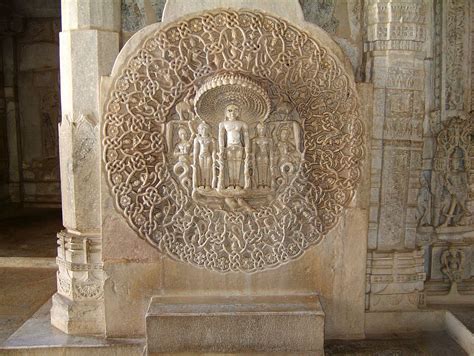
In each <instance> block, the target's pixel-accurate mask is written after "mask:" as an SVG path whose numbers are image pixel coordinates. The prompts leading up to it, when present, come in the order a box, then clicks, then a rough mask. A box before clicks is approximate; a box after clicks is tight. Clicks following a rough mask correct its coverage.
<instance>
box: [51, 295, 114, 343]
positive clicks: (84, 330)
mask: <svg viewBox="0 0 474 356" xmlns="http://www.w3.org/2000/svg"><path fill="white" fill-rule="evenodd" d="M52 303H53V304H52V307H51V324H52V325H53V326H55V327H56V328H58V329H59V330H61V331H63V332H65V333H68V334H72V335H102V334H104V330H105V321H104V310H103V309H104V303H103V301H102V300H98V301H95V300H92V301H79V302H73V301H71V300H69V299H68V298H66V297H64V296H62V295H61V294H59V293H56V294H54V295H53V298H52Z"/></svg>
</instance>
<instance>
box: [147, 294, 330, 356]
mask: <svg viewBox="0 0 474 356" xmlns="http://www.w3.org/2000/svg"><path fill="white" fill-rule="evenodd" d="M146 336H147V350H148V353H149V355H154V354H159V353H167V352H173V353H175V352H227V353H230V352H239V353H242V352H291V353H292V354H295V352H304V353H306V352H310V353H311V354H312V355H318V354H321V355H322V354H323V353H324V312H323V310H322V308H321V304H320V302H319V298H318V297H317V296H271V297H269V296H259V297H243V296H241V297H169V296H167V297H161V296H159V297H158V296H157V297H153V298H152V300H151V302H150V305H149V308H148V312H147V315H146Z"/></svg>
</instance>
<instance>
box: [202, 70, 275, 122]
mask: <svg viewBox="0 0 474 356" xmlns="http://www.w3.org/2000/svg"><path fill="white" fill-rule="evenodd" d="M194 100H195V109H196V114H197V115H198V116H199V117H200V118H201V119H202V120H204V121H208V122H219V121H222V118H223V114H224V111H225V108H226V107H227V106H228V105H230V104H235V105H238V106H239V108H240V110H241V111H240V119H241V120H243V121H252V122H256V121H257V120H258V121H264V120H265V119H267V117H268V115H269V114H270V110H271V101H270V98H269V97H268V94H267V92H266V91H265V90H264V89H263V88H262V87H261V86H260V85H258V84H257V83H255V82H254V81H252V80H250V79H248V78H246V77H244V76H242V75H238V74H221V75H217V76H215V77H213V78H211V79H210V80H208V81H206V82H205V83H204V84H203V85H202V86H201V87H200V88H199V89H198V91H197V93H196V97H195V99H194Z"/></svg>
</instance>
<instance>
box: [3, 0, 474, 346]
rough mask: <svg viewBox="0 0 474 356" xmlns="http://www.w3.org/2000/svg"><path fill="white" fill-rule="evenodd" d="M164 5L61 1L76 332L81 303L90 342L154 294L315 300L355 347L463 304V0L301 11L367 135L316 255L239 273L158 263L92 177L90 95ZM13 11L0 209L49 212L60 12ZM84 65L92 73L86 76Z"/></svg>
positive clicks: (51, 6) (471, 261)
mask: <svg viewBox="0 0 474 356" xmlns="http://www.w3.org/2000/svg"><path fill="white" fill-rule="evenodd" d="M209 1H210V0H209ZM216 1H217V0H216ZM231 1H235V0H229V2H231ZM165 2H166V1H165V0H121V1H114V0H103V1H102V0H101V1H100V2H99V0H97V2H95V3H90V2H87V4H88V5H87V6H90V7H92V8H93V9H92V10H91V9H90V8H87V6H86V7H82V8H81V7H78V6H77V3H78V2H77V1H76V0H71V1H63V3H64V4H67V6H70V7H71V11H70V14H71V18H72V17H73V15H74V16H76V17H77V18H74V20H77V24H76V25H77V26H75V25H74V24H73V25H71V23H73V22H74V21H72V20H71V21H70V22H71V23H67V25H68V26H69V27H70V28H69V27H67V26H66V27H67V28H65V27H64V24H63V28H62V31H63V35H64V36H63V41H64V53H65V55H64V56H63V60H64V63H65V64H64V68H65V72H64V73H65V74H66V75H65V76H64V78H63V83H62V84H64V83H67V84H68V86H67V87H65V90H64V92H65V93H66V95H65V96H64V97H63V98H62V100H63V107H65V106H67V107H68V110H69V111H68V112H67V113H64V112H63V119H62V121H63V122H64V123H65V125H64V126H63V134H62V137H63V143H62V145H63V147H65V149H64V152H65V153H64V155H65V156H67V159H65V160H64V163H62V164H63V167H62V168H63V169H62V173H63V175H64V176H63V177H65V178H67V179H63V182H62V184H63V194H64V197H66V200H64V203H63V209H64V215H65V219H64V225H65V227H66V228H67V229H68V231H69V230H70V235H65V236H66V237H67V238H69V239H70V241H73V242H75V243H76V245H75V246H74V247H75V249H74V250H72V248H71V250H68V248H70V247H66V244H65V245H63V247H64V250H63V251H62V252H60V253H63V254H64V255H61V256H60V260H61V262H60V263H61V271H62V275H63V278H65V279H63V280H61V281H60V282H59V284H63V288H64V289H62V290H59V291H58V294H57V295H59V296H62V297H64V298H65V299H67V300H68V302H70V303H71V304H70V305H78V307H77V310H78V312H77V314H78V315H79V318H78V319H80V318H81V315H83V314H82V313H83V309H81V308H83V307H82V306H81V305H83V304H81V303H84V305H86V307H84V308H85V309H87V308H88V307H87V303H89V302H94V303H96V304H95V305H99V307H98V309H97V310H98V312H97V314H100V313H102V312H103V315H102V314H101V315H100V317H98V319H101V320H100V321H98V322H97V325H98V326H97V329H94V331H96V332H97V333H101V332H103V333H105V334H106V335H108V336H131V335H134V336H140V335H143V334H144V332H145V331H144V322H143V320H144V316H145V311H146V308H147V307H148V303H149V300H150V298H151V297H152V296H153V295H186V296H190V295H233V296H239V295H265V294H281V295H287V294H309V293H319V294H320V295H321V303H322V306H323V308H324V311H325V313H326V337H327V338H361V337H363V336H364V333H367V332H370V333H372V332H377V331H380V332H390V331H391V330H394V329H395V326H394V325H391V324H394V323H395V322H396V320H399V319H397V315H402V313H408V314H403V315H405V316H406V315H413V314H409V313H417V312H420V311H423V310H426V307H427V305H428V306H429V305H430V304H436V303H440V302H441V303H448V302H453V303H456V301H459V300H460V299H459V298H458V299H456V298H455V299H450V298H452V297H453V293H455V292H456V293H457V292H458V291H459V293H461V294H463V295H464V296H465V297H466V298H469V297H471V298H472V296H473V295H474V251H473V250H474V247H473V246H474V218H473V216H474V133H473V132H472V122H473V120H474V116H473V115H472V110H473V108H474V90H473V89H472V88H473V87H472V84H473V83H474V69H473V68H474V67H473V66H472V56H473V53H474V6H473V4H472V3H471V1H468V0H433V1H431V0H410V1H409V0H393V1H385V0H300V1H299V3H300V4H301V9H302V12H303V15H304V19H305V20H306V21H307V22H308V23H309V24H304V25H302V24H301V23H297V25H299V26H302V27H303V26H304V27H305V29H307V30H308V31H312V30H315V28H316V26H318V29H316V30H315V31H321V30H322V31H324V33H323V37H324V36H328V38H330V39H331V40H332V41H334V43H335V44H337V45H334V46H333V47H331V48H332V49H333V50H334V53H336V54H337V56H338V57H339V58H340V59H341V62H344V64H346V68H349V70H350V72H351V73H352V75H353V77H354V79H355V82H356V86H357V92H358V94H359V97H360V103H361V109H362V119H363V121H364V125H365V145H366V147H365V159H364V161H363V167H362V172H363V176H362V178H361V180H360V183H359V185H358V187H357V190H356V197H355V199H354V200H353V202H352V203H351V205H350V206H349V208H347V209H346V210H345V211H344V213H343V216H342V219H341V220H340V222H339V224H338V225H337V227H336V228H335V229H334V230H332V231H331V232H330V233H329V234H328V236H326V237H325V238H324V239H323V241H322V242H321V243H320V244H318V245H317V246H315V247H312V248H310V249H308V250H307V251H306V252H305V253H304V255H302V256H301V257H300V258H298V259H297V260H295V261H291V262H290V263H287V264H285V265H283V266H280V267H279V268H276V269H273V270H268V271H263V272H256V273H251V274H243V273H233V272H231V273H226V274H220V273H217V272H211V271H208V270H205V269H199V268H196V267H193V266H191V265H188V264H184V263H182V262H175V261H174V260H171V259H170V258H168V257H166V256H164V254H161V253H159V252H158V251H157V250H156V249H154V248H152V247H151V246H150V245H149V244H148V243H146V242H145V241H143V240H141V239H139V238H138V237H137V233H136V232H135V231H133V230H132V228H131V227H130V226H129V225H127V222H126V220H125V219H124V218H123V217H122V215H120V213H119V212H118V211H117V209H116V206H115V203H114V201H113V199H114V198H113V197H112V195H111V193H110V189H109V187H108V185H107V184H108V183H107V177H106V173H105V172H104V170H102V172H101V173H100V174H99V167H100V166H101V164H102V161H101V158H100V157H101V154H100V153H101V152H100V150H101V140H100V139H99V132H98V131H99V128H98V127H99V126H100V122H99V121H100V118H101V114H103V112H102V113H101V112H100V111H101V110H103V109H104V108H103V107H102V106H101V104H100V103H102V104H103V100H104V97H102V98H100V99H99V98H98V97H99V95H98V94H97V92H98V91H99V90H98V88H99V87H100V85H102V87H101V90H100V92H101V94H102V95H105V93H106V92H107V91H108V90H109V89H110V85H111V82H110V78H109V75H110V74H111V72H112V63H113V61H114V59H115V58H116V57H117V54H118V49H119V47H120V48H122V49H125V52H127V51H129V50H130V48H129V47H128V46H129V45H130V42H129V41H130V39H131V38H133V35H134V34H136V33H138V32H139V31H145V32H146V31H148V30H149V27H148V26H150V25H152V26H159V25H156V23H159V22H160V21H161V19H162V15H163V11H164V7H165ZM14 3H15V6H16V7H15V16H14V17H13V20H12V21H11V22H10V23H9V24H8V26H7V27H6V29H1V30H0V32H1V34H2V36H1V37H0V39H1V43H2V46H1V48H0V57H1V61H0V119H1V120H0V203H1V202H6V201H13V202H24V203H28V204H42V205H50V204H57V203H58V202H59V199H60V198H59V196H60V190H59V176H58V174H59V173H58V172H59V171H58V169H59V166H58V153H57V151H58V140H57V136H58V130H57V123H58V122H59V121H61V120H60V116H61V112H60V107H59V104H58V101H59V98H58V91H59V79H58V77H59V75H58V71H59V62H58V58H59V44H58V32H59V30H60V25H59V19H60V15H59V1H49V0H44V1H34V2H33V1H26V0H21V1H20V0H19V1H15V2H14ZM84 3H85V2H84ZM91 4H92V5H91ZM94 6H96V8H95V7H94ZM0 10H1V8H0ZM86 10H87V11H86ZM99 10H100V11H99ZM81 11H82V12H81ZM91 14H92V15H91ZM63 20H64V19H63ZM81 21H83V22H81ZM66 22H67V21H66ZM157 28H158V27H157ZM319 28H320V29H319ZM143 33H144V32H142V34H143ZM319 33H320V34H321V32H319ZM132 41H133V40H132ZM332 41H331V43H332ZM118 42H120V46H117V43H118ZM82 46H83V48H85V49H86V50H84V51H82V50H79V49H78V48H79V47H81V48H82ZM125 54H126V53H125ZM125 54H123V53H122V54H121V56H123V55H125ZM87 60H90V61H91V62H90V63H92V64H91V65H90V68H87V70H84V66H82V65H81V62H83V61H84V62H85V61H87ZM62 65H63V64H61V66H62ZM66 69H67V71H66ZM69 69H71V70H69ZM101 76H103V77H102V82H101V83H99V82H100V77H101ZM71 78H72V79H71ZM91 78H92V79H91ZM73 79H74V80H73ZM81 81H82V83H81ZM69 84H70V87H69ZM85 84H87V86H86V85H85ZM85 87H87V90H86V91H87V93H83V95H81V90H85V89H83V88H85ZM90 98H93V100H92V99H90ZM65 104H66V105H65ZM66 119H67V120H66ZM459 120H461V121H459ZM462 120H464V121H462ZM66 121H67V122H66ZM460 123H461V124H460ZM469 130H471V131H469ZM59 135H60V136H61V132H60V133H59ZM453 142H454V143H453ZM85 158H86V159H85ZM456 165H457V167H458V168H456V169H454V168H453V167H454V166H456ZM70 167H74V169H75V171H74V172H73V171H72V170H71V171H70V170H69V168H70ZM91 172H92V173H91ZM98 177H100V178H98ZM66 180H67V182H66ZM66 184H68V185H67V187H66ZM68 233H69V232H68ZM84 241H85V242H84ZM63 242H64V241H63ZM89 243H90V244H91V245H94V248H93V249H88V247H87V246H89V245H88V244H89ZM71 244H72V242H71ZM68 246H69V245H68ZM102 263H103V264H102ZM73 267H74V268H75V270H74V273H72V274H68V272H71V271H70V270H72V269H73ZM89 272H90V273H91V275H94V276H95V277H94V278H95V279H94V278H91V280H92V279H94V281H93V282H90V281H89V280H87V282H88V283H89V282H90V283H91V284H90V285H92V286H93V288H95V289H94V290H95V291H96V293H95V294H94V293H91V294H90V295H88V294H87V293H85V294H82V295H81V294H80V293H79V294H74V293H75V292H74V291H73V290H74V283H75V282H74V281H78V282H77V283H78V284H77V285H78V286H82V285H81V284H80V283H82V281H83V280H84V278H83V277H84V275H86V274H87V273H89ZM70 275H72V277H70ZM66 276H68V277H66ZM68 278H69V279H68ZM68 283H69V284H68ZM90 285H88V286H87V287H90ZM71 286H72V287H71ZM453 286H454V287H453ZM68 288H69V289H68ZM453 288H456V289H455V290H454V289H453ZM91 289H92V287H91ZM458 297H459V296H458ZM461 299H462V298H461ZM53 304H54V303H53ZM65 305H66V303H65ZM61 307H62V306H59V307H58V309H60V308H61ZM68 307H69V306H68ZM72 309H74V308H70V309H68V312H69V311H70V310H72ZM89 309H90V308H89ZM74 312H75V310H74ZM397 313H399V314H397ZM59 314H60V317H59V318H64V317H63V316H62V314H61V313H59ZM71 314H73V313H71ZM388 314H390V318H391V317H393V320H395V321H393V320H392V319H390V320H392V321H388V320H389V317H387V315H388ZM379 315H380V317H379ZM416 315H418V314H416ZM74 316H76V315H74ZM124 316H126V317H127V320H126V321H125V322H124V320H123V317H124ZM385 317H387V319H384V318H385ZM407 318H408V319H409V318H412V316H409V317H407ZM65 319H67V318H65ZM102 319H103V320H102ZM384 320H387V322H384ZM426 320H428V319H426ZM66 321H67V320H66ZM420 323H421V322H420ZM84 324H85V325H87V324H91V323H90V320H86V321H85V322H84ZM438 324H439V323H438ZM438 324H437V325H438ZM391 328H392V329H391ZM81 330H82V329H81ZM397 330H399V329H397Z"/></svg>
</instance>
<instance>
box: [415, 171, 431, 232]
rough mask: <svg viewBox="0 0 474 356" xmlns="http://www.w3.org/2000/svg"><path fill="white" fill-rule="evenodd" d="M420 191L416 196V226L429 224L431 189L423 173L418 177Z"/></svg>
mask: <svg viewBox="0 0 474 356" xmlns="http://www.w3.org/2000/svg"><path fill="white" fill-rule="evenodd" d="M420 185H421V187H420V191H419V192H418V197H417V202H418V205H417V208H416V219H417V221H418V227H421V226H430V225H431V191H430V187H429V184H428V179H427V178H426V176H425V175H424V174H422V175H421V177H420Z"/></svg>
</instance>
